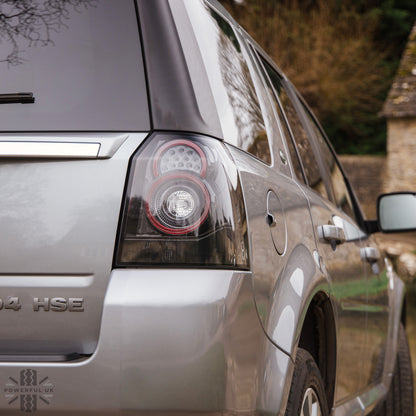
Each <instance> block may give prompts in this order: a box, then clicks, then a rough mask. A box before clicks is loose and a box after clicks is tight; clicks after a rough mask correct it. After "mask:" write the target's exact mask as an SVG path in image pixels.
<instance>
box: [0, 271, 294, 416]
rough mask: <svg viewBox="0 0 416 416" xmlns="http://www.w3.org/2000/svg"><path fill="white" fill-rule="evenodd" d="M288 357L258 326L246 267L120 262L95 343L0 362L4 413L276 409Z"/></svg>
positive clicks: (284, 390) (0, 408)
mask: <svg viewBox="0 0 416 416" xmlns="http://www.w3.org/2000/svg"><path fill="white" fill-rule="evenodd" d="M67 330H68V339H70V337H71V328H68V329H67ZM51 337H53V334H51ZM51 342H53V339H51ZM291 367H292V364H291V360H290V358H289V357H288V356H287V355H286V354H284V353H282V352H280V351H279V350H278V349H277V348H275V347H274V346H273V344H271V343H270V341H269V340H268V339H267V338H266V336H265V334H264V332H263V330H262V327H261V325H260V322H259V319H258V316H257V312H256V308H255V304H254V300H253V293H252V281H251V274H250V273H248V272H233V271H222V270H163V269H160V270H145V269H137V270H136V269H135V270H132V269H119V270H114V271H113V272H112V275H111V278H110V284H109V287H108V290H107V294H106V298H105V302H104V310H103V316H102V324H101V331H100V338H99V343H98V347H97V350H96V351H95V353H94V354H93V355H92V356H91V357H89V358H88V359H85V360H81V361H78V362H65V363H0V385H1V388H2V394H1V395H0V413H1V414H10V415H12V414H21V411H22V410H24V409H25V406H26V410H27V411H36V414H37V415H42V414H45V415H46V414H59V415H65V414H77V415H83V414H86V415H87V414H88V415H89V414H94V413H96V414H100V415H106V414H108V415H110V414H126V415H128V414H140V413H141V411H143V412H144V413H143V414H147V415H149V414H154V415H155V416H156V415H163V414H165V413H166V414H168V413H169V415H170V416H172V414H173V415H174V414H175V412H178V414H181V415H184V414H189V415H196V414H199V413H204V414H205V415H207V414H209V415H211V414H212V415H217V414H218V415H219V414H221V415H224V414H244V415H246V414H247V415H251V414H267V413H269V412H270V413H273V414H278V413H279V410H280V407H281V404H282V402H284V401H285V396H286V395H287V389H288V382H287V379H288V377H287V374H291V371H292V368H291Z"/></svg>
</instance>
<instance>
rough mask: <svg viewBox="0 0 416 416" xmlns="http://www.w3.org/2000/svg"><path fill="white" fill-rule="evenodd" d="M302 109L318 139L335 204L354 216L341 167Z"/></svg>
mask: <svg viewBox="0 0 416 416" xmlns="http://www.w3.org/2000/svg"><path fill="white" fill-rule="evenodd" d="M304 109H305V112H306V114H307V116H308V118H309V121H310V122H311V125H312V127H313V129H314V131H315V134H316V137H317V139H318V145H319V147H320V149H321V153H322V156H323V159H324V162H325V164H326V167H327V169H328V171H329V174H330V179H331V182H332V188H333V190H334V194H335V202H336V205H337V206H338V208H340V209H341V210H342V211H343V212H345V214H347V215H349V216H350V217H351V218H355V216H354V209H353V206H352V203H351V198H350V194H349V191H348V187H347V185H346V183H345V180H344V176H343V174H342V172H341V169H340V168H339V166H338V162H337V160H336V159H335V157H334V155H333V154H332V151H331V149H330V148H329V146H328V143H327V141H326V139H325V137H324V135H323V133H322V131H321V129H320V127H319V125H318V124H317V123H316V121H315V119H314V117H313V116H312V115H311V113H310V112H309V110H308V109H307V108H306V107H305V106H304Z"/></svg>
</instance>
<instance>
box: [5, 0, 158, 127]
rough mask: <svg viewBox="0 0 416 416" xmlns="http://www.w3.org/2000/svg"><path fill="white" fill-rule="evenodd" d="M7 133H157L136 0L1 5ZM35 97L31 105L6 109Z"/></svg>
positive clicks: (39, 0) (44, 0)
mask: <svg viewBox="0 0 416 416" xmlns="http://www.w3.org/2000/svg"><path fill="white" fill-rule="evenodd" d="M0 12H1V15H2V16H4V18H2V21H1V24H0V80H1V81H0V130H1V131H50V130H55V131H68V130H69V131H91V130H93V131H137V130H139V131H140V130H142V131H143V130H148V129H149V127H150V122H149V115H148V105H147V92H146V84H145V77H144V70H143V63H142V56H141V48H140V38H139V30H138V26H137V18H136V13H135V7H134V1H133V0H123V1H117V2H116V1H114V0H76V1H75V0H74V1H72V0H71V1H60V0H58V1H49V0H48V1H47V0H32V1H30V2H26V1H22V2H7V4H4V5H1V10H0ZM16 93H33V96H34V98H35V101H34V103H32V104H21V103H4V101H6V100H5V99H3V100H2V97H3V98H4V97H7V95H6V94H16Z"/></svg>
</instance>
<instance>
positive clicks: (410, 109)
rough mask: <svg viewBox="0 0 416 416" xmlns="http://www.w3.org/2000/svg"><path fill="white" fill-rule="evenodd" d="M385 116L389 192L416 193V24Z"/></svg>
mask: <svg viewBox="0 0 416 416" xmlns="http://www.w3.org/2000/svg"><path fill="white" fill-rule="evenodd" d="M381 115H382V116H384V117H386V119H387V171H386V178H385V191H386V192H391V191H398V190H412V191H416V24H415V25H414V26H413V29H412V31H411V33H410V36H409V40H408V43H407V46H406V48H405V51H404V53H403V56H402V60H401V62H400V66H399V69H398V71H397V74H396V77H395V79H394V81H393V85H392V87H391V89H390V92H389V94H388V96H387V99H386V102H385V103H384V107H383V110H382V112H381Z"/></svg>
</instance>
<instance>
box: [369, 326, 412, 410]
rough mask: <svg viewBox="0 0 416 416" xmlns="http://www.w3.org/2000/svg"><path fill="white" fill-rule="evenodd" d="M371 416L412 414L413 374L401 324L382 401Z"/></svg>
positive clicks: (404, 332) (405, 337)
mask: <svg viewBox="0 0 416 416" xmlns="http://www.w3.org/2000/svg"><path fill="white" fill-rule="evenodd" d="M371 416H413V374H412V361H411V358H410V350H409V344H408V342H407V336H406V331H405V330H404V327H403V325H402V324H400V327H399V338H398V344H397V355H396V364H395V367H394V373H393V378H392V380H391V384H390V389H389V391H388V392H387V396H386V398H385V399H384V402H383V403H381V404H380V406H378V407H377V408H376V410H375V411H374V413H372V414H371Z"/></svg>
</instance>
